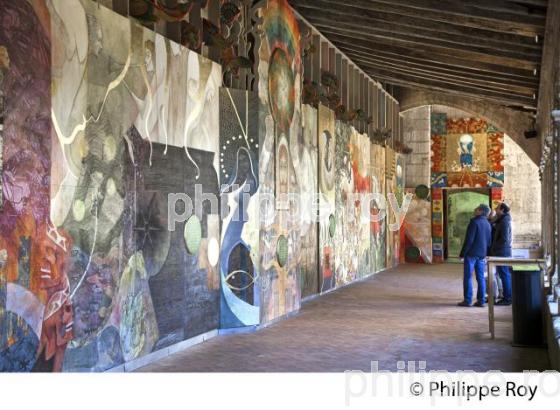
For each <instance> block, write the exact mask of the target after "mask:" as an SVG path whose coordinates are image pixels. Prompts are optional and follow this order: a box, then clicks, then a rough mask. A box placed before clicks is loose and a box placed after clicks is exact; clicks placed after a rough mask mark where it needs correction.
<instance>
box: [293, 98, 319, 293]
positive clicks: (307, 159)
mask: <svg viewBox="0 0 560 410" xmlns="http://www.w3.org/2000/svg"><path fill="white" fill-rule="evenodd" d="M317 116H318V113H317V109H316V108H314V107H312V106H310V105H303V144H302V145H301V155H299V156H298V157H299V163H298V164H296V165H295V169H296V173H298V174H299V176H298V180H299V181H301V184H300V187H301V195H302V205H304V204H305V206H302V208H301V231H300V236H301V242H300V288H301V297H302V298H305V297H308V296H311V295H314V294H317V293H318V292H319V286H320V280H319V267H318V263H319V260H318V255H319V230H318V229H319V224H318V222H317V210H316V206H314V201H316V193H317V192H318V189H319V185H318V181H319V179H318V169H317V167H318V155H319V149H318V146H317V141H318V134H317V125H318V118H317Z"/></svg>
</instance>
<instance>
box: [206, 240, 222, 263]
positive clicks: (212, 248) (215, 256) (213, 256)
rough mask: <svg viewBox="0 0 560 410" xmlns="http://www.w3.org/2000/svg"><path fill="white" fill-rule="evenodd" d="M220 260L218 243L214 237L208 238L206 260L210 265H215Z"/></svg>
mask: <svg viewBox="0 0 560 410" xmlns="http://www.w3.org/2000/svg"><path fill="white" fill-rule="evenodd" d="M219 260H220V245H219V244H218V240H217V239H216V238H212V239H210V241H209V242H208V262H209V263H210V266H212V267H215V266H216V265H218V262H219Z"/></svg>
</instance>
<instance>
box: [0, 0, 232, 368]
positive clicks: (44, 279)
mask: <svg viewBox="0 0 560 410" xmlns="http://www.w3.org/2000/svg"><path fill="white" fill-rule="evenodd" d="M17 3H18V4H17V5H13V4H11V2H4V1H2V3H1V6H2V9H3V10H7V11H8V12H9V13H12V15H13V17H14V19H13V20H14V21H15V22H20V23H21V24H22V26H21V29H22V30H25V34H24V33H23V32H21V33H20V32H18V30H17V27H12V29H11V33H9V34H7V33H3V34H2V37H0V45H3V44H7V45H8V46H7V48H6V49H7V51H8V52H10V51H11V50H14V53H13V55H12V53H11V52H10V54H11V55H10V61H11V64H10V67H11V68H10V70H9V71H8V77H7V78H10V75H12V74H10V72H11V71H12V70H13V75H16V76H21V75H23V73H25V78H28V80H27V83H26V85H25V86H24V88H25V89H22V90H12V89H8V90H7V91H8V93H7V97H8V101H9V96H10V95H11V93H13V92H17V94H19V95H20V96H21V97H22V98H20V99H19V100H18V101H17V104H14V105H13V106H11V107H10V105H8V115H7V117H6V135H7V137H6V140H7V144H5V147H4V148H5V149H4V153H5V154H6V155H5V168H6V164H12V165H10V167H11V169H12V172H13V175H14V179H13V183H14V185H13V187H14V188H15V189H14V188H12V185H11V184H12V182H10V181H11V180H10V179H9V178H8V179H7V178H6V177H7V174H6V172H4V175H3V179H4V181H5V182H6V181H8V184H5V186H4V193H5V194H6V193H8V195H5V197H6V199H7V201H9V204H8V203H6V204H5V205H6V206H5V207H4V209H5V210H6V213H3V214H2V218H6V223H4V222H3V223H2V225H1V226H2V227H4V228H2V229H3V232H2V239H1V241H2V243H1V244H0V255H6V257H5V258H4V257H2V260H3V261H2V264H1V266H2V273H3V275H2V278H3V280H2V281H1V283H2V287H1V291H0V295H2V298H1V300H2V304H1V305H0V306H2V308H1V309H2V311H1V313H0V317H1V319H0V323H1V325H0V326H1V327H2V328H3V329H4V328H6V329H9V331H7V332H6V333H4V332H2V335H9V336H7V339H6V340H4V339H2V344H1V346H0V352H1V353H0V363H1V365H0V367H1V368H3V369H6V370H29V369H32V368H34V369H36V370H55V371H59V370H63V369H64V370H96V371H99V370H105V369H108V368H111V367H114V366H116V365H119V364H122V363H124V362H126V361H130V360H134V359H136V358H139V357H141V356H143V355H145V354H148V353H150V352H152V351H154V350H157V349H159V348H161V347H165V346H168V345H170V344H173V343H176V342H178V341H182V340H185V339H187V338H190V337H192V336H195V335H198V334H201V333H204V332H207V331H209V330H212V329H216V328H217V327H218V310H219V304H218V300H219V299H218V298H219V276H218V266H217V258H214V257H211V255H212V252H210V251H209V250H210V249H212V247H210V246H209V244H211V243H218V244H219V238H220V230H219V228H220V226H219V218H218V211H219V207H218V206H219V203H218V204H216V206H213V205H212V206H211V204H210V203H203V205H202V206H201V207H200V208H199V209H195V210H194V211H193V212H191V213H190V214H188V215H187V213H184V214H183V216H184V217H185V220H182V221H180V222H178V223H177V224H176V225H175V226H173V228H174V229H173V228H170V227H169V226H168V225H167V221H168V216H169V215H168V207H167V199H168V198H167V196H168V194H170V193H174V194H188V195H189V196H192V197H193V198H194V195H195V185H198V186H199V188H200V193H201V194H209V193H213V194H216V195H215V196H216V197H217V194H218V192H219V189H218V173H217V170H218V164H219V157H218V149H219V146H218V144H219V138H218V135H219V134H218V128H217V127H218V124H219V111H218V100H217V99H218V86H219V84H220V82H221V69H220V67H219V66H218V65H216V64H213V63H212V62H210V61H209V60H206V59H204V58H202V57H201V56H199V55H197V54H195V53H193V52H190V51H188V50H186V49H184V48H182V47H180V46H178V45H176V44H174V43H171V42H169V41H168V40H165V39H164V38H163V37H161V36H159V35H156V34H155V33H153V32H152V31H149V30H145V29H144V28H142V27H141V26H139V25H137V24H134V23H132V22H131V21H129V20H128V19H125V18H123V17H121V16H119V15H117V14H115V13H113V12H112V11H110V10H108V9H105V8H103V7H98V5H97V4H95V3H93V2H90V1H89V0H82V1H78V0H72V1H67V0H65V1H62V0H53V1H51V2H49V3H48V9H47V8H46V6H44V4H45V3H42V2H35V3H33V4H34V6H33V7H34V8H33V7H32V6H30V4H29V3H27V2H17ZM35 13H36V14H35ZM36 16H41V18H39V17H36ZM31 22H34V23H33V26H34V27H36V29H35V30H27V29H26V28H28V27H29V26H28V25H29V24H31ZM49 30H50V33H51V37H50V38H51V39H52V45H51V44H50V43H49V41H48V37H47V36H46V35H45V33H46V32H49ZM30 33H31V34H30ZM13 35H15V36H16V37H15V38H17V41H16V40H15V38H13V37H12V36H13ZM23 38H25V39H26V40H25V41H23V42H22V39H23ZM27 39H29V41H30V43H29V44H28V45H26V44H27V43H26V42H27ZM115 39H118V41H115ZM16 44H17V47H16V46H15V45H16ZM50 48H52V51H51V50H50ZM18 53H19V55H18ZM51 54H52V56H53V59H52V62H51V61H50V56H51ZM18 67H19V68H18ZM51 72H52V78H51ZM22 78H23V77H22ZM9 83H10V84H14V85H17V84H19V85H22V84H23V83H22V82H21V81H11V82H9ZM51 83H52V84H53V88H52V93H51V89H50V84H51ZM187 84H188V87H187ZM27 94H29V95H28V96H27V97H26V95H27ZM26 98H29V104H31V106H34V107H36V108H35V109H26V110H22V109H21V107H22V106H27V105H29V104H28V103H27V102H25V99H26ZM14 101H15V100H14ZM69 102H71V103H69ZM22 104H23V105H22ZM51 107H52V109H51ZM18 108H20V109H18ZM11 110H14V112H15V111H17V112H19V114H18V115H20V116H23V115H24V116H27V115H30V116H32V118H33V120H25V119H24V118H23V117H22V118H21V119H16V117H11V114H10V112H12V111H11ZM30 118H31V117H30ZM22 119H23V121H22ZM24 123H27V124H29V125H27V126H26V127H28V126H30V125H31V124H35V125H33V128H26V129H23V128H20V129H18V128H17V127H21V125H16V124H24ZM51 124H52V131H53V132H52V135H53V136H54V137H55V138H54V139H52V140H51V138H50V135H51ZM23 135H25V137H23ZM31 135H32V136H33V137H31ZM16 137H17V140H18V142H17V145H16V143H15V140H14V141H13V142H10V138H16ZM26 141H28V142H29V144H30V145H29V148H26V146H25V142H26ZM22 144H23V145H22ZM41 156H42V157H41ZM16 157H17V158H16ZM22 167H23V168H22ZM25 167H27V168H25ZM18 209H19V210H18ZM176 210H177V211H181V208H180V206H179V207H178V208H177V209H176ZM7 215H10V217H8V216H7ZM18 215H21V216H18ZM214 248H215V246H214ZM218 248H219V245H218ZM3 251H5V252H3ZM213 253H214V254H215V253H216V252H213ZM218 253H219V251H218ZM12 306H17V307H12ZM13 309H15V310H21V312H20V313H17V312H12V310H13ZM23 312H25V313H23ZM12 352H16V354H17V355H19V356H20V359H21V360H20V359H18V360H14V358H13V357H10V356H11V354H12ZM25 358H27V359H25ZM17 363H20V364H18V365H17V366H18V368H14V367H13V366H14V364H17ZM22 363H23V364H22Z"/></svg>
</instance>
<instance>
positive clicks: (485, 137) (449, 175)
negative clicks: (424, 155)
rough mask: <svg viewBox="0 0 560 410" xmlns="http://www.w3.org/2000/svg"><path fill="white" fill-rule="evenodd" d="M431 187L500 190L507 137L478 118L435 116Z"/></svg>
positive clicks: (502, 180) (433, 119) (433, 118)
mask: <svg viewBox="0 0 560 410" xmlns="http://www.w3.org/2000/svg"><path fill="white" fill-rule="evenodd" d="M431 124H432V137H431V164H432V169H431V171H432V182H431V184H432V187H440V188H443V187H457V188H468V187H471V188H475V187H478V188H480V187H501V186H503V184H504V167H503V161H504V153H503V150H504V134H503V133H501V132H499V131H497V130H496V129H495V128H493V127H491V126H489V125H488V124H487V122H486V121H484V120H481V119H475V118H458V119H453V118H447V115H446V114H444V113H433V114H432V120H431Z"/></svg>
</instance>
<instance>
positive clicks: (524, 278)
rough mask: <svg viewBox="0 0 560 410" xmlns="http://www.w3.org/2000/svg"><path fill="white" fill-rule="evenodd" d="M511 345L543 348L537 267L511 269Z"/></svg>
mask: <svg viewBox="0 0 560 410" xmlns="http://www.w3.org/2000/svg"><path fill="white" fill-rule="evenodd" d="M511 285H512V313H513V345H514V346H521V347H525V346H527V347H530V346H543V345H544V332H543V290H542V289H541V286H542V282H541V271H540V269H539V268H538V267H529V269H527V268H522V267H521V266H519V267H515V266H514V267H513V269H512V275H511Z"/></svg>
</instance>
